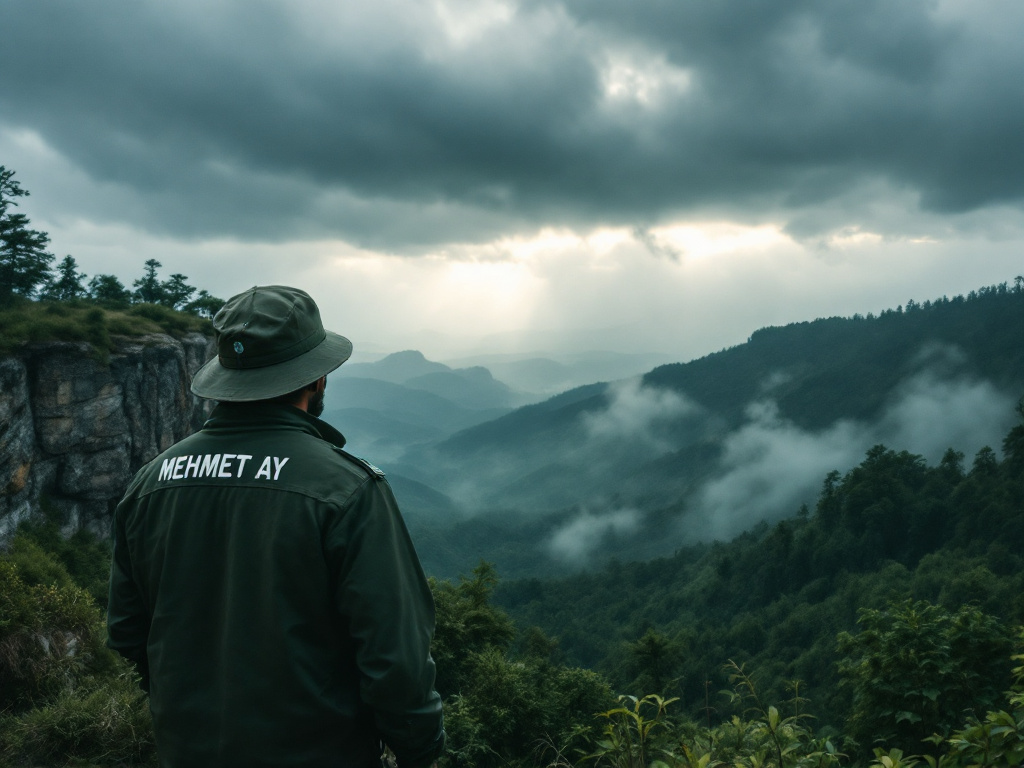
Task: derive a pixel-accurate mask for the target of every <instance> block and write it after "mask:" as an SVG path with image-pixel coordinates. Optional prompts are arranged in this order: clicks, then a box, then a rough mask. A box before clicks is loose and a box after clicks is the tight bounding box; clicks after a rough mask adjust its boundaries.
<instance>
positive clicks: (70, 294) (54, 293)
mask: <svg viewBox="0 0 1024 768" xmlns="http://www.w3.org/2000/svg"><path fill="white" fill-rule="evenodd" d="M83 280H85V275H84V274H82V273H81V272H79V271H78V262H77V261H75V257H74V256H72V255H71V254H68V255H67V256H65V257H64V258H63V259H61V262H60V264H58V265H57V279H56V280H53V281H52V282H51V283H50V284H49V285H48V286H47V287H46V291H45V294H44V297H45V298H47V299H53V300H55V301H71V300H73V299H81V298H84V297H85V296H86V294H87V293H88V291H87V290H86V289H85V286H83V285H82V281H83Z"/></svg>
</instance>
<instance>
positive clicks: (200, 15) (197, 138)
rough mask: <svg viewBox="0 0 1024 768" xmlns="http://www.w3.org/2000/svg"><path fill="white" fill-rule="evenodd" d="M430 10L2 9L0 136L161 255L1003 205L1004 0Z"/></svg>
mask: <svg viewBox="0 0 1024 768" xmlns="http://www.w3.org/2000/svg"><path fill="white" fill-rule="evenodd" d="M434 7H436V6H429V5H428V4H422V3H408V4H403V3H402V2H391V3H376V4H373V5H366V6H365V7H364V8H362V9H356V8H355V7H354V5H353V4H342V6H341V7H340V8H339V7H335V5H334V4H329V3H328V4H324V5H315V4H309V3H297V4H296V3H287V4H286V3H283V2H282V3H272V2H262V3H248V2H246V3H241V2H229V1H226V2H218V3H203V4H194V5H189V4H186V5H180V4H175V5H174V6H171V5H170V4H131V3H113V2H96V3H70V2H69V3H53V2H33V3H7V4H5V5H4V7H3V8H2V9H0V27H2V28H3V30H4V45H3V47H2V49H0V73H2V74H0V128H7V129H8V130H29V131H32V132H35V133H37V134H38V135H39V136H40V137H41V138H42V139H43V140H44V141H45V142H46V143H47V144H48V145H49V146H51V147H53V148H54V149H56V150H57V151H58V152H59V153H61V154H62V155H63V156H65V157H67V158H68V159H69V160H70V161H71V162H72V163H74V164H75V165H77V166H78V167H80V168H81V169H83V170H84V171H85V172H86V173H87V174H88V175H89V176H90V177H91V178H93V179H94V180H96V181H97V182H110V183H113V184H114V185H116V186H117V187H118V188H120V189H122V190H123V191H124V192H125V195H126V196H128V197H129V198H130V199H131V206H130V213H128V212H127V211H126V206H125V205H124V203H123V201H122V202H121V203H119V204H118V205H117V206H114V205H111V206H109V209H108V210H105V211H103V213H102V215H103V216H105V217H107V218H113V219H116V218H119V217H121V218H130V220H131V221H133V222H134V223H136V224H141V225H143V226H145V227H146V228H149V229H151V230H154V231H161V232H173V233H175V234H177V235H179V236H181V235H189V234H192V235H197V236H208V235H226V236H236V237H242V238H279V239H286V238H291V237H297V236H301V237H321V236H326V235H342V236H344V237H346V238H348V239H350V240H352V241H354V242H357V243H361V244H364V245H370V246H374V247H384V248H393V249H402V248H405V247H410V246H416V245H427V244H430V243H434V242H442V241H451V240H457V239H486V238H491V237H494V236H496V235H498V234H501V233H505V232H509V231H513V230H516V229H528V228H530V227H533V226H536V225H538V224H541V223H564V224H570V225H573V224H582V225H587V224H593V223H598V222H600V223H615V224H629V225H631V226H635V227H639V228H640V229H639V230H638V231H646V230H645V229H644V228H645V227H648V226H650V225H652V224H654V223H656V222H657V221H658V220H659V219H661V218H663V217H665V216H669V215H678V214H680V213H685V212H687V211H694V210H702V211H718V212H725V213H730V214H732V215H740V216H747V217H749V218H751V219H757V218H764V217H767V216H770V215H779V214H780V213H782V214H785V215H786V217H787V219H790V220H791V221H792V222H793V227H794V231H799V232H800V233H801V234H803V233H804V232H807V233H813V231H814V230H815V229H816V228H821V227H826V226H833V225H835V223H836V215H835V206H833V208H832V209H831V210H829V211H828V212H827V213H822V214H821V215H817V213H816V212H817V211H819V208H820V207H821V206H822V204H824V203H828V202H830V201H831V202H833V203H834V202H835V201H837V200H843V199H845V198H849V199H850V200H851V201H853V200H856V198H857V195H858V194H859V195H860V196H861V197H862V198H863V197H865V196H866V195H867V194H868V193H867V192H865V190H873V189H876V188H883V189H885V190H889V193H891V194H893V195H896V194H899V195H902V199H905V198H907V196H908V195H909V197H910V198H911V199H913V198H915V197H916V199H917V200H919V201H920V205H921V206H922V207H923V208H924V209H926V210H934V211H941V212H960V211H967V210H972V209H975V208H978V207H984V206H988V205H992V204H998V203H1007V202H1009V203H1011V204H1013V205H1017V204H1019V202H1020V200H1021V197H1022V193H1024V173H1022V171H1024V144H1022V142H1021V141H1020V138H1019V137H1020V135H1021V132H1022V130H1024V85H1022V82H1024V81H1022V78H1021V77H1020V72H1021V71H1022V64H1024V49H1022V48H1021V46H1020V45H1019V44H1018V39H1019V37H1020V33H1021V32H1022V31H1024V10H1022V9H1021V7H1020V6H1019V5H1017V4H1014V3H1009V2H995V1H992V2H979V3H973V4H971V5H970V6H969V7H968V6H965V8H964V9H963V10H960V11H958V9H957V6H955V5H945V4H935V3H926V2H915V1H914V0H908V1H907V2H903V3H898V4H889V3H881V2H865V1H863V0H859V1H857V2H854V1H853V0H846V1H844V2H833V3H827V4H823V3H816V2H810V0H790V1H789V2H777V1H775V0H772V1H771V2H769V1H768V0H763V1H758V2H750V1H749V0H732V1H730V2H716V3H676V2H664V1H663V0H640V1H638V2H631V3H621V2H618V0H616V1H615V2H612V0H565V2H564V3H563V4H561V5H558V4H554V3H541V2H526V3H524V4H523V5H521V6H519V7H517V8H512V9H511V10H510V11H509V13H508V18H507V19H505V20H504V21H501V22H499V23H497V24H495V25H493V26H491V27H487V26H486V25H485V26H484V27H483V28H481V30H479V31H478V32H475V33H473V32H472V31H471V32H470V33H468V37H466V38H465V39H462V40H458V39H456V40H451V39H449V38H448V37H446V35H445V32H444V28H443V25H442V24H441V23H440V22H439V20H438V15H437V14H435V13H433V12H432V11H431V8H434ZM480 7H482V6H480ZM477 9H478V7H477ZM473 10H474V5H473V4H466V5H464V6H460V7H458V8H453V9H452V14H454V15H455V16H458V15H459V14H463V13H469V12H471V11H473ZM318 14H320V16H321V19H319V20H318V19H317V15H318ZM622 62H625V63H622ZM616 67H619V69H618V70H616ZM616 73H618V74H616ZM623 73H625V74H624V75H623ZM620 75H622V76H623V77H624V78H625V79H624V80H623V82H624V83H625V85H623V86H622V88H621V89H620V90H619V91H616V90H615V89H616V88H617V87H618V85H616V83H615V82H613V81H614V78H615V77H618V76H620ZM673 77H675V78H676V81H677V82H676V84H675V85H672V84H671V82H670V85H665V82H669V81H671V80H672V78H673ZM609 78H612V80H609ZM666 78H667V80H666ZM663 81H664V82H663ZM680 82H685V85H679V83H680ZM623 89H624V90H623ZM644 89H647V91H646V92H645V91H644ZM609 93H611V96H609ZM4 162H6V164H8V165H11V166H14V167H15V168H16V166H15V164H14V163H13V162H11V161H10V160H7V159H5V158H0V163H4ZM23 183H25V184H26V186H29V188H32V187H33V185H35V184H37V182H35V181H34V180H28V179H23ZM877 203H878V201H877V200H874V201H873V204H875V205H877ZM96 205H98V204H96V203H93V209H95V207H96ZM850 210H851V211H856V212H857V213H851V214H848V215H860V216H864V217H868V218H870V217H871V216H872V214H871V211H870V206H867V205H860V204H851V206H850ZM69 213H74V211H69ZM94 215H95V214H94ZM841 223H843V224H847V225H849V224H862V223H865V222H863V221H853V222H851V221H843V222H841ZM866 223H867V224H870V223H871V222H870V221H867V222H866Z"/></svg>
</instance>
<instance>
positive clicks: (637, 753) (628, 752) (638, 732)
mask: <svg viewBox="0 0 1024 768" xmlns="http://www.w3.org/2000/svg"><path fill="white" fill-rule="evenodd" d="M674 701H677V699H663V698H662V697H661V696H658V695H657V694H649V695H647V696H644V697H643V698H642V699H638V698H637V697H636V696H620V697H619V702H620V703H621V705H622V706H619V707H616V708H615V709H609V710H608V711H606V712H602V713H601V714H600V716H601V717H603V718H605V719H606V720H607V721H608V722H607V723H606V724H605V726H604V729H603V730H602V732H601V738H600V739H599V740H598V741H597V743H596V749H595V750H594V751H593V752H591V753H590V754H589V755H587V756H586V758H585V760H593V761H594V765H596V766H605V765H607V766H612V768H646V767H647V766H648V765H651V766H659V767H660V766H665V765H667V764H666V762H665V760H664V759H663V758H669V759H671V757H672V756H673V751H672V747H674V746H675V745H674V743H673V742H674V739H673V738H672V734H671V730H670V725H671V724H670V723H669V721H668V705H669V704H672V703H673V702H674Z"/></svg>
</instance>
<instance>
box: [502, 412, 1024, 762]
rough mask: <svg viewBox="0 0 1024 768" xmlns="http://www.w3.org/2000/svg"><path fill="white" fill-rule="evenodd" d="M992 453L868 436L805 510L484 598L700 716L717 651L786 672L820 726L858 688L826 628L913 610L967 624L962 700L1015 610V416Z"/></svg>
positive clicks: (769, 683) (777, 687) (782, 681)
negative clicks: (934, 456)
mask: <svg viewBox="0 0 1024 768" xmlns="http://www.w3.org/2000/svg"><path fill="white" fill-rule="evenodd" d="M1003 453H1004V457H1003V458H1002V459H1001V460H1000V458H999V457H998V456H997V454H996V453H995V451H993V450H992V449H990V448H985V449H982V450H981V451H980V452H979V453H978V454H977V455H976V456H975V457H974V459H973V461H972V463H971V465H970V466H969V467H965V465H964V456H963V455H962V454H960V453H958V452H956V451H954V450H952V449H951V450H950V451H948V452H947V453H946V455H945V456H944V457H943V459H942V461H941V462H940V463H939V464H938V465H937V466H931V467H930V466H928V465H927V464H926V463H925V461H924V460H923V459H922V458H921V457H920V456H916V455H913V454H910V453H907V452H905V451H896V450H892V449H888V448H886V447H884V446H876V447H874V448H872V449H871V450H870V451H868V453H867V455H866V457H865V459H864V461H863V462H862V463H861V464H860V465H859V466H857V467H855V468H854V469H852V470H850V471H849V472H848V473H847V474H846V475H845V476H841V475H840V474H839V473H838V472H833V473H831V474H829V475H828V476H827V477H826V478H825V479H824V482H823V487H822V491H821V495H820V497H819V499H818V502H817V505H816V508H815V509H814V510H813V512H812V511H810V510H808V509H806V508H805V509H802V510H801V511H800V514H799V515H798V516H797V517H795V518H793V519H790V520H785V521H782V522H780V523H778V524H777V525H775V526H772V527H768V526H765V525H762V526H761V527H760V528H759V529H757V530H755V531H751V532H748V533H746V534H744V535H742V536H740V537H738V538H737V539H735V540H734V541H732V542H729V543H715V544H712V545H708V546H700V547H693V548H689V549H685V550H682V551H680V552H678V553H677V554H676V555H674V556H673V557H670V558H663V559H657V560H652V561H648V562H640V563H631V564H612V565H611V566H610V567H608V568H606V569H604V570H603V571H601V572H598V573H591V574H583V575H578V576H575V577H573V578H566V579H562V580H551V581H540V580H537V579H527V580H520V581H513V582H507V583H505V584H503V585H501V586H500V587H499V589H498V592H497V600H498V602H499V604H501V605H502V606H504V607H505V608H507V609H508V610H509V612H510V614H511V615H512V616H513V617H514V619H515V620H516V621H517V623H518V624H520V625H523V626H538V627H540V628H541V629H542V630H544V631H545V632H547V633H549V634H551V635H553V636H557V638H558V642H559V649H560V652H561V654H562V658H563V659H564V660H565V661H566V662H568V663H571V664H581V665H584V666H587V667H590V668H594V669H597V670H599V671H600V672H602V673H603V674H604V675H605V676H606V677H607V678H608V679H609V681H610V682H611V684H612V685H613V687H615V689H616V690H619V691H623V692H627V693H631V694H635V695H642V694H644V693H649V692H651V691H656V692H659V693H663V694H671V695H673V696H678V697H679V698H680V704H679V706H680V707H681V708H682V709H684V710H685V711H686V712H687V713H688V714H689V715H690V716H691V717H694V718H701V717H703V716H704V713H705V710H706V707H707V706H709V705H708V702H707V699H706V692H707V690H709V689H710V690H712V691H717V690H719V689H721V688H723V687H726V682H727V680H726V677H727V675H726V673H725V672H724V671H723V668H722V664H723V662H724V660H726V659H732V660H734V661H736V662H737V663H740V664H745V665H746V666H747V667H748V668H750V669H753V670H756V672H757V676H758V677H759V679H760V680H761V681H762V682H761V685H762V687H763V690H764V691H765V692H766V693H767V695H769V696H774V697H777V698H781V697H784V696H785V692H786V686H787V684H788V683H789V682H791V681H793V680H800V681H801V683H802V686H801V695H802V696H806V697H807V698H809V699H810V700H811V701H812V702H813V704H812V711H813V712H814V714H815V715H816V716H817V718H818V723H819V727H827V728H828V729H830V730H833V729H834V730H835V731H839V730H840V729H843V728H846V727H847V726H848V721H849V719H850V717H851V713H852V712H853V711H854V700H855V699H856V696H857V694H856V690H855V686H851V685H845V686H844V685H841V684H840V683H841V681H842V679H843V669H842V667H841V666H840V665H839V664H838V662H840V659H841V652H840V650H839V649H838V648H837V636H843V637H844V638H848V635H849V633H852V632H856V631H857V628H858V626H861V627H863V626H866V625H868V626H869V625H870V624H871V622H872V621H874V620H876V618H877V615H878V614H877V612H879V611H882V612H886V615H887V616H888V617H890V618H892V617H903V618H902V619H901V620H904V621H907V622H911V623H916V629H915V631H914V632H913V633H912V635H911V637H912V638H917V640H918V641H919V642H927V641H928V638H929V636H939V635H941V634H942V633H943V632H948V631H959V632H964V631H965V629H964V627H966V626H971V627H973V629H972V630H971V632H969V633H968V634H970V635H971V636H972V637H973V638H974V641H976V642H978V643H979V646H978V647H977V648H976V649H975V650H976V651H977V653H978V654H979V663H980V664H981V665H982V667H985V665H988V664H993V665H995V666H992V667H985V668H984V669H981V668H978V669H975V670H972V671H971V672H970V674H974V675H977V680H978V681H979V682H976V683H971V684H970V689H971V692H972V693H971V695H972V696H978V697H979V698H977V699H972V698H968V699H965V707H964V708H967V706H966V705H967V704H970V706H971V707H974V708H975V709H977V706H978V704H979V703H980V702H981V701H985V702H986V704H985V706H988V704H989V703H990V702H991V696H992V694H993V692H997V691H999V690H1002V686H1004V685H1005V683H1006V675H1008V674H1009V667H1008V665H1006V664H1005V657H1004V654H1002V653H1000V652H999V650H998V649H999V648H1001V647H1003V645H1004V644H1005V642H1006V638H1007V636H1008V628H1009V627H1011V626H1013V625H1016V624H1019V623H1021V622H1022V620H1024V568H1022V565H1024V561H1022V557H1021V555H1022V552H1024V514H1022V510H1024V426H1017V427H1015V428H1014V429H1012V430H1011V431H1010V432H1009V434H1008V435H1007V436H1006V438H1005V440H1004V443H1003ZM918 601H927V603H928V604H929V605H932V606H936V607H932V608H928V609H925V608H923V607H921V606H922V605H923V604H922V603H920V602H918ZM865 611H866V612H865ZM935 611H939V612H940V613H935ZM980 616H984V617H990V618H991V620H992V621H994V622H996V624H994V625H991V626H990V625H985V626H986V627H988V628H987V629H985V630H984V631H981V630H980V629H978V627H976V626H974V625H972V624H971V622H981V621H982V619H981V618H979V617H980ZM873 617H875V618H873ZM858 620H859V621H860V622H861V623H860V624H859V625H858ZM985 621H988V619H985ZM949 622H951V623H952V625H955V626H956V627H959V629H956V630H953V629H949V628H948V627H947V626H946V623H949ZM982 623H984V622H982ZM996 625H998V627H1000V629H998V630H997V629H996V628H995V627H996ZM978 626H981V625H980V624H979V625H978ZM842 633H847V635H843V634H842ZM947 641H948V642H950V643H953V640H951V639H949V638H947ZM989 641H990V642H992V643H993V645H991V647H989V648H987V649H984V650H983V649H982V644H983V643H984V642H989ZM844 642H846V646H845V647H846V649H847V652H849V651H851V650H853V648H854V646H853V645H851V644H850V641H849V639H846V640H845V641H844ZM953 644H954V645H955V643H953ZM971 652H972V653H974V651H971ZM999 664H1003V666H1002V667H999V666H998V665H999ZM951 674H952V675H953V677H955V676H956V675H961V674H964V675H966V674H968V673H967V672H964V671H963V670H958V671H956V672H955V673H951ZM982 680H984V681H985V683H984V686H988V687H987V688H984V686H983V685H982V683H981V682H980V681H982ZM935 684H936V685H938V686H939V687H941V683H940V682H939V676H938V675H936V676H935ZM949 685H950V686H953V687H955V685H960V683H959V682H957V683H954V682H952V678H951V682H949ZM983 688H984V690H985V691H987V693H984V694H983V693H982V691H983ZM874 733H875V734H876V735H884V734H883V733H882V732H881V731H874ZM857 735H859V736H860V737H861V738H862V739H863V738H865V737H866V736H868V735H869V734H867V733H864V732H858V734H857ZM925 735H927V734H925ZM911 748H913V745H911Z"/></svg>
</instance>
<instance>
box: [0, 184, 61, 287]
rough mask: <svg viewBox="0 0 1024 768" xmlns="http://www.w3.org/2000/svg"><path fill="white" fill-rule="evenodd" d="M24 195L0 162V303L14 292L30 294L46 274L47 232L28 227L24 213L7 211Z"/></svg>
mask: <svg viewBox="0 0 1024 768" xmlns="http://www.w3.org/2000/svg"><path fill="white" fill-rule="evenodd" d="M27 196H28V192H26V191H25V190H23V189H22V188H21V185H20V184H19V183H18V182H17V181H15V180H14V171H9V170H7V168H5V167H4V166H2V165H0V305H4V304H9V303H10V302H11V300H12V299H13V298H14V297H15V296H16V295H17V296H32V295H34V294H35V292H36V290H37V289H38V288H39V286H41V285H45V284H46V283H47V281H48V280H49V278H50V262H52V261H53V254H52V253H49V252H48V251H47V250H46V246H47V245H48V244H49V242H50V237H49V235H47V234H46V233H45V232H38V231H36V230H34V229H29V226H28V225H29V220H28V217H27V216H26V215H25V214H23V213H11V212H10V209H11V208H13V207H15V206H17V202H15V200H16V198H19V197H27Z"/></svg>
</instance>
